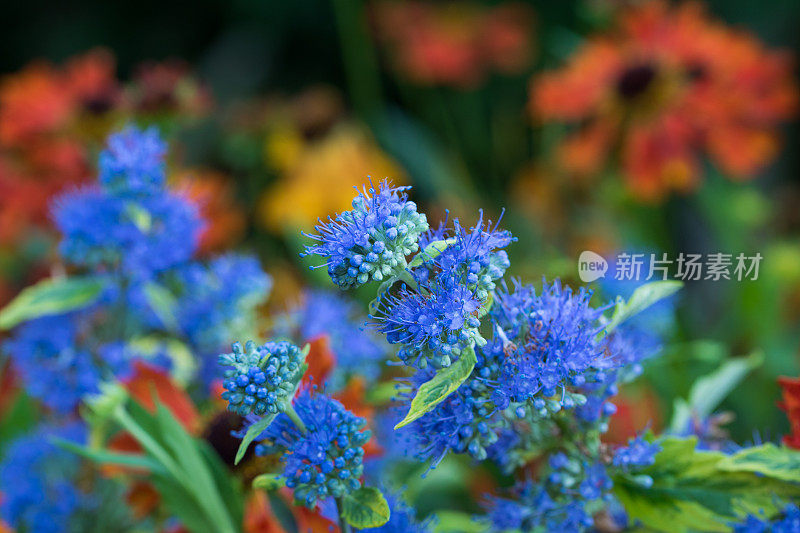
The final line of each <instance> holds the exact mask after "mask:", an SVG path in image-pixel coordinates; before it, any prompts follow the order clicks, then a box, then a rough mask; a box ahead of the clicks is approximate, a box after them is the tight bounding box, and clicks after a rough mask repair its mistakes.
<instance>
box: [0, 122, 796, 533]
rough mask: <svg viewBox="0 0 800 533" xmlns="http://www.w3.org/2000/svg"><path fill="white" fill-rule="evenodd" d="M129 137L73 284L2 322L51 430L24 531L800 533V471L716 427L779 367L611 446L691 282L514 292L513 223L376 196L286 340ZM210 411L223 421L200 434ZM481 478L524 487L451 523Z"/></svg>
mask: <svg viewBox="0 0 800 533" xmlns="http://www.w3.org/2000/svg"><path fill="white" fill-rule="evenodd" d="M107 144H108V145H107V148H106V149H105V150H104V151H103V152H102V153H101V154H100V156H99V169H98V180H97V182H96V183H95V184H93V185H91V186H87V187H85V188H83V189H78V190H75V191H71V192H69V193H67V194H65V195H64V196H62V197H60V198H59V199H58V200H57V201H56V202H55V203H54V206H53V217H54V220H55V222H56V224H57V226H58V228H59V230H60V231H61V233H62V235H63V238H62V241H61V244H60V247H59V253H60V261H61V266H62V267H63V268H60V269H57V271H58V272H59V275H57V276H53V277H51V278H49V279H46V280H44V281H42V282H40V283H38V284H36V285H35V286H33V287H30V288H29V289H27V290H26V291H24V292H23V293H22V294H20V295H19V296H18V297H17V298H16V299H15V300H14V301H12V302H11V303H10V304H9V305H8V306H7V307H6V308H4V309H3V310H2V311H0V328H2V329H3V330H7V331H8V334H7V336H6V337H4V340H3V341H2V352H3V354H4V355H5V356H7V357H8V358H9V360H10V361H11V363H12V364H13V368H14V369H15V372H16V376H17V377H18V380H19V382H20V385H21V389H22V392H21V393H20V394H19V398H18V399H17V404H15V405H14V408H13V410H12V415H13V416H12V418H15V419H19V420H25V422H26V424H27V425H26V426H25V429H26V430H25V431H17V432H16V433H4V434H5V435H8V436H9V438H8V439H7V442H1V443H0V493H2V495H1V496H0V516H1V517H2V519H3V521H4V522H6V523H7V524H8V525H10V526H11V527H13V528H15V530H16V531H20V532H27V531H36V532H38V531H43V532H48V531H54V532H55V531H88V530H99V531H134V530H135V531H142V530H153V531H167V530H170V529H171V528H173V527H175V526H177V525H180V526H183V527H185V528H187V529H189V530H191V531H215V532H216V531H220V532H224V533H235V532H237V531H243V530H245V531H248V532H249V531H252V530H253V529H252V528H253V527H254V526H253V525H252V523H251V521H249V520H248V519H246V518H245V514H246V512H245V508H247V509H248V512H251V513H252V512H254V511H253V509H254V505H255V506H256V511H258V512H261V511H264V509H262V508H260V507H258V505H262V503H263V502H264V501H267V500H263V499H261V500H259V499H258V498H251V497H250V495H251V494H252V493H251V492H249V491H250V489H252V490H254V491H262V490H263V491H269V492H271V501H272V502H273V503H274V504H275V505H274V508H272V507H270V509H272V511H274V512H272V511H271V512H272V514H269V516H268V519H269V520H272V522H270V525H276V527H277V526H279V527H280V528H281V529H284V530H287V531H291V530H295V529H298V528H300V527H305V526H304V525H303V524H304V522H303V521H302V520H303V519H304V517H307V516H314V517H315V518H316V519H319V520H327V521H328V522H329V523H330V524H329V525H330V526H331V527H332V526H333V525H337V524H338V526H339V528H340V530H341V531H344V532H348V531H352V530H353V529H354V528H355V529H358V530H364V531H382V532H394V531H397V532H401V531H402V532H429V531H433V530H437V531H439V530H441V531H467V532H470V531H498V532H503V531H513V532H529V531H531V532H544V531H623V530H636V529H642V530H658V531H758V532H762V531H763V532H767V531H776V532H777V531H798V523H800V521H799V520H800V518H799V517H800V513H799V512H798V507H797V504H798V502H800V452H796V451H795V450H791V449H789V448H787V447H783V446H776V445H774V444H772V443H770V442H766V443H763V444H760V443H759V444H757V445H752V446H747V447H741V446H737V445H735V444H734V443H732V442H730V441H729V440H727V439H722V438H721V437H720V436H719V434H718V432H716V433H715V432H714V431H713V430H715V429H717V427H716V425H714V424H712V423H711V421H717V420H720V416H722V415H721V414H719V413H718V414H714V412H713V411H714V410H715V409H716V407H717V406H718V404H719V402H720V401H721V399H722V398H723V397H724V396H725V394H727V393H728V392H730V390H731V389H732V388H733V387H734V386H735V383H736V382H737V380H741V379H742V377H743V376H744V375H746V374H747V372H748V371H749V370H750V369H752V368H753V365H754V364H755V363H757V362H758V360H757V358H754V357H750V358H741V359H739V360H732V361H729V362H728V363H726V364H725V365H723V367H722V368H720V369H719V370H718V371H717V372H715V373H714V374H711V375H709V376H706V377H704V378H703V379H702V380H700V381H698V382H697V383H695V384H694V385H693V386H692V387H691V391H690V395H689V398H688V399H687V400H681V401H680V402H676V406H675V409H674V410H675V412H676V413H675V418H674V420H673V423H672V431H671V432H667V433H664V434H660V435H659V434H655V433H654V432H653V431H652V428H649V427H647V426H645V427H641V428H639V433H638V434H636V435H635V436H634V437H633V438H630V439H629V440H628V441H627V442H626V443H624V444H620V443H615V442H614V441H612V440H611V439H610V438H608V432H609V422H610V419H611V417H612V416H613V415H614V414H615V412H616V410H617V408H616V406H615V402H616V401H617V400H616V398H617V397H618V393H619V389H620V387H621V386H623V385H625V384H627V383H628V382H630V381H632V380H634V379H636V378H637V377H638V376H640V375H641V374H642V373H643V372H645V371H646V369H647V366H648V365H650V364H652V362H653V360H654V359H655V358H657V357H658V356H659V355H660V354H661V353H662V351H663V350H662V348H663V346H664V345H665V344H666V343H667V341H668V338H667V337H666V336H665V332H666V331H668V329H669V328H668V327H663V326H664V322H665V320H666V318H665V317H667V318H669V317H671V316H672V314H673V312H674V298H675V296H674V295H675V293H676V292H677V290H678V289H679V288H680V283H678V282H671V281H660V282H654V283H649V284H644V285H641V286H638V287H636V288H634V289H632V290H628V291H626V292H625V295H624V297H621V296H617V295H611V297H610V299H609V300H600V299H599V298H598V297H597V295H596V294H594V292H593V291H592V290H590V289H587V288H580V287H570V286H569V285H567V284H565V283H562V282H561V281H560V280H558V279H555V280H547V279H542V280H541V282H540V283H528V282H525V281H523V280H520V279H515V278H511V277H507V276H506V273H507V271H508V270H509V268H510V267H511V266H512V262H511V258H512V256H513V243H514V242H515V240H516V239H515V237H514V236H513V235H511V233H510V232H508V231H507V230H505V229H503V228H502V227H501V221H502V215H501V217H499V220H498V221H497V222H495V223H493V222H491V221H489V220H488V218H487V217H486V216H485V215H484V212H483V211H479V212H478V215H477V220H476V221H475V223H474V224H472V225H468V224H464V223H462V221H461V220H459V219H458V218H453V219H450V218H449V215H448V217H447V218H446V219H445V220H444V221H443V222H442V223H439V224H437V225H436V226H435V227H434V226H431V225H429V223H428V218H427V216H426V214H424V213H422V212H420V210H419V209H418V207H417V205H416V204H415V203H414V202H413V201H411V200H410V198H409V194H410V188H409V187H395V186H393V185H392V184H391V183H390V182H389V181H388V180H383V181H380V182H377V183H375V182H372V181H370V182H369V184H367V185H365V186H364V187H363V188H362V189H360V190H358V191H357V192H356V196H355V198H354V199H353V201H352V209H351V210H349V211H345V212H343V213H340V214H338V215H335V216H331V217H330V218H328V220H327V221H326V222H322V221H320V222H319V223H318V225H317V226H316V233H315V234H314V235H307V237H308V238H310V239H311V240H312V242H311V243H310V244H309V245H308V246H306V247H305V249H304V251H303V252H302V257H304V258H306V257H311V256H314V257H316V258H317V261H316V264H313V265H311V266H312V268H318V267H321V266H324V267H325V268H326V269H327V272H328V274H329V277H330V281H331V282H332V285H333V288H334V289H333V290H330V289H328V290H323V289H308V290H306V291H304V294H303V296H302V298H301V299H300V301H299V302H297V303H296V304H295V305H290V306H289V307H288V309H287V310H285V311H283V312H280V313H277V312H276V313H274V314H273V315H272V316H271V317H270V320H264V321H261V320H259V313H258V310H259V309H260V308H262V304H263V303H264V302H265V300H266V297H267V295H268V293H269V291H270V289H271V286H272V281H271V279H270V277H269V276H268V275H267V274H265V273H264V271H263V270H262V269H261V266H260V263H259V261H258V260H257V259H255V258H254V257H251V256H247V255H242V254H233V253H230V254H224V255H220V256H217V257H212V258H209V259H206V260H199V259H197V257H196V254H197V235H198V232H199V231H200V229H201V228H202V225H203V222H202V220H201V218H200V216H199V214H198V212H197V209H196V208H195V207H194V205H193V204H192V203H191V202H189V201H188V200H187V199H186V198H184V197H183V196H181V195H180V194H178V193H176V192H175V191H173V190H171V189H170V188H169V186H168V180H167V174H166V165H165V155H166V151H167V146H166V144H165V143H164V141H163V140H162V139H161V137H160V135H159V133H158V132H157V131H156V130H155V129H148V130H140V129H137V128H135V127H132V126H130V127H127V128H125V129H124V130H122V131H121V132H119V133H116V134H114V135H112V136H111V137H110V138H109V139H108V143H107ZM320 259H321V261H322V262H321V264H320V263H319V260H320ZM351 289H357V290H355V291H354V292H355V293H356V294H348V293H347V292H345V291H346V290H351ZM606 290H609V289H608V287H606ZM365 294H366V295H368V298H366V299H369V298H372V301H371V302H370V303H369V304H368V305H366V301H364V302H363V303H364V307H363V308H362V307H361V304H360V302H361V300H360V298H361V297H363V296H364V295H365ZM614 296H616V297H614ZM373 297H374V298H373ZM366 299H365V300H366ZM651 312H653V313H655V314H657V315H658V316H657V317H655V318H654V317H653V316H652V315H650V313H651ZM264 332H269V334H268V335H269V337H270V338H269V339H268V340H267V341H266V342H255V341H253V340H247V339H258V338H260V336H261V335H262V334H263V333H264ZM321 338H324V339H326V342H316V341H317V340H318V339H321ZM237 339H242V340H243V341H246V342H244V344H242V343H240V342H237ZM229 346H230V348H228V347H229ZM320 347H323V348H320ZM322 352H324V353H322ZM220 354H221V355H220ZM326 358H327V359H326ZM141 364H146V365H147V366H149V367H152V368H154V369H155V370H153V372H155V373H156V374H157V375H159V376H161V377H162V378H163V379H164V382H167V383H169V384H170V385H169V386H175V385H174V383H178V384H180V385H181V386H183V387H184V388H185V389H186V390H185V391H184V390H180V392H175V390H174V389H170V390H171V391H172V393H173V396H175V397H177V398H178V399H177V400H176V403H177V404H178V405H179V408H178V409H176V411H175V412H172V411H171V410H170V409H168V408H166V407H165V405H163V404H162V403H161V400H160V396H158V397H156V396H153V397H152V398H151V399H152V402H151V403H152V405H151V404H148V403H147V402H146V401H143V400H142V398H141V397H140V396H141V391H139V396H137V394H136V393H134V392H133V390H131V389H129V388H128V385H129V384H130V381H129V380H130V378H131V376H132V374H133V373H134V371H135V370H136V369H138V368H141ZM326 365H327V366H326ZM328 367H331V368H328ZM164 382H155V381H154V382H153V383H150V384H149V386H152V388H153V393H154V394H155V393H156V392H157V391H155V389H156V388H158V387H166V385H164ZM732 383H733V385H731V384H732ZM359 387H360V388H359ZM212 391H213V392H212ZM209 393H211V394H213V398H212V399H211V401H205V402H203V400H208V396H209ZM145 396H146V395H145ZM173 400H175V398H174V397H173ZM195 402H200V403H201V405H200V408H199V410H198V413H196V414H197V417H196V418H197V419H198V420H200V422H198V423H197V425H201V426H202V428H198V427H193V425H192V424H190V423H186V422H185V420H183V419H181V416H180V414H181V412H182V413H183V414H184V415H185V414H186V412H194V410H195V409H196V407H195V405H194V404H195ZM31 413H36V414H35V415H31ZM695 419H697V420H707V421H709V422H708V423H706V424H694V425H693V424H691V423H690V422H691V421H692V420H695ZM698 428H704V429H702V430H701V429H698ZM0 431H3V432H5V431H6V426H5V425H3V424H2V423H0ZM712 434H713V435H712ZM712 437H713V439H712ZM131 439H132V440H133V441H135V444H136V447H135V449H131V448H124V447H123V448H120V447H119V446H120V442H121V443H126V442H127V443H128V444H127V445H128V446H130V441H131ZM721 441H725V442H724V445H718V444H720V442H721ZM132 450H135V451H132ZM93 463H99V464H113V465H116V466H117V467H118V468H119V470H120V471H121V473H117V474H108V472H107V471H98V470H97V469H95V468H93V467H92V466H93ZM226 463H227V464H226ZM453 465H456V466H455V467H454V466H453ZM459 465H460V466H459ZM464 465H475V466H476V467H477V468H478V471H480V472H491V474H492V476H493V479H501V480H502V485H501V487H496V488H493V489H492V488H488V487H481V488H480V489H479V490H480V494H479V495H478V497H477V499H476V500H477V501H476V502H475V505H473V506H472V507H468V506H466V505H465V506H462V510H461V511H455V510H453V509H441V508H436V507H435V504H433V503H431V504H430V505H429V502H428V500H430V501H435V497H430V498H429V497H428V496H429V495H431V493H436V492H438V491H439V488H440V487H442V486H444V485H446V483H448V482H449V483H451V485H454V484H455V485H459V486H461V485H464V486H467V485H468V484H469V483H468V481H467V479H466V477H462V478H458V476H459V472H463V470H466V469H464V468H462V467H463V466H464ZM461 475H463V474H461ZM437 476H439V477H437ZM450 476H453V477H454V478H457V479H454V480H450V479H443V478H449V477H450ZM243 481H245V483H243ZM428 482H430V483H431V484H432V487H433V489H426V483H428ZM142 484H144V485H146V486H147V487H148V488H149V489H151V490H152V489H154V490H156V491H157V492H158V495H159V498H158V502H159V503H158V504H156V508H157V510H156V511H154V512H152V513H150V514H147V517H146V518H143V519H140V520H138V521H137V518H136V517H135V515H136V512H137V511H138V509H137V508H136V507H135V505H134V506H131V505H128V504H127V503H126V502H127V501H136V496H137V495H136V494H132V493H131V492H130V491H134V489H137V488H141V485H142ZM407 486H408V488H407V490H406V487H407ZM244 487H246V490H243V488H244ZM378 487H380V488H378ZM461 488H463V487H461ZM426 490H428V492H426ZM245 493H246V494H247V496H245ZM285 497H288V498H291V499H292V500H293V502H294V504H295V505H296V507H295V508H294V509H295V511H296V512H295V513H294V515H293V516H294V517H295V518H292V519H289V520H288V522H289V524H288V525H286V524H285V523H284V522H286V516H287V515H289V514H291V513H288V512H287V509H285V508H282V505H278V504H277V503H275V502H279V501H283V500H282V499H283V498H285ZM246 499H247V505H245V501H246ZM253 502H255V504H254V503H253ZM259 502H261V503H259ZM303 508H304V509H303ZM298 509H303V511H302V512H301V511H298ZM466 509H468V510H469V512H464V510H466ZM256 514H257V515H258V516H261V515H259V514H258V513H256ZM273 515H274V516H273ZM284 525H286V527H285V528H284ZM309 527H310V526H309Z"/></svg>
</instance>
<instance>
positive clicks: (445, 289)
mask: <svg viewBox="0 0 800 533" xmlns="http://www.w3.org/2000/svg"><path fill="white" fill-rule="evenodd" d="M461 282H462V279H460V276H459V274H458V273H457V272H452V271H450V272H442V273H440V274H439V275H437V276H436V277H435V278H434V279H433V280H430V281H427V282H425V283H423V284H422V285H420V288H419V291H412V290H410V289H409V288H408V287H407V286H403V287H402V288H401V289H400V290H399V292H398V293H397V295H391V294H386V295H384V297H383V298H382V299H381V305H380V310H379V311H378V312H377V313H376V314H375V315H373V317H372V318H373V322H372V324H373V325H374V326H375V327H377V328H378V329H379V330H380V331H381V332H383V333H385V334H386V339H387V340H388V341H389V342H390V343H392V344H403V345H404V346H403V347H402V349H401V350H400V352H399V353H398V357H400V359H402V360H403V362H404V363H405V364H407V365H413V366H416V367H418V368H426V367H427V366H428V363H430V364H432V365H433V366H434V367H436V368H442V367H447V366H450V364H451V363H452V362H453V361H455V360H456V359H457V358H458V357H459V356H460V355H461V352H462V351H463V350H465V349H468V348H471V347H473V346H475V345H476V344H477V345H478V346H481V345H483V344H485V340H484V339H483V337H482V336H481V334H480V332H479V331H478V326H480V320H479V319H478V317H477V315H478V311H479V309H480V308H481V306H482V305H483V303H484V302H483V301H482V300H481V299H479V298H478V297H477V295H476V294H475V292H474V291H472V290H470V289H469V288H468V287H466V286H465V285H464V284H462V283H461Z"/></svg>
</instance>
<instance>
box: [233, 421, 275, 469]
mask: <svg viewBox="0 0 800 533" xmlns="http://www.w3.org/2000/svg"><path fill="white" fill-rule="evenodd" d="M276 416H278V414H277V413H267V414H266V415H264V416H262V417H261V419H260V420H259V421H258V422H256V423H255V424H253V425H251V426H250V427H249V428H247V433H245V434H244V438H243V439H242V442H241V443H240V444H239V450H238V451H237V452H236V459H235V460H234V464H237V465H238V464H239V461H241V460H242V457H244V454H245V453H246V452H247V448H248V447H249V446H250V443H251V442H253V440H255V438H256V437H258V436H259V435H260V434H261V432H262V431H264V430H265V429H267V426H269V425H270V424H271V423H272V421H273V420H275V417H276Z"/></svg>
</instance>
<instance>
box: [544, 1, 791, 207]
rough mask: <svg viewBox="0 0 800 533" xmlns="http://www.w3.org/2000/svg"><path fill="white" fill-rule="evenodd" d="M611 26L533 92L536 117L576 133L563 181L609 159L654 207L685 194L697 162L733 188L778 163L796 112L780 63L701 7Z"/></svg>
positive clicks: (567, 145)
mask: <svg viewBox="0 0 800 533" xmlns="http://www.w3.org/2000/svg"><path fill="white" fill-rule="evenodd" d="M617 22H618V23H617V26H616V28H615V29H614V30H613V31H612V32H610V33H608V34H605V35H599V36H595V37H593V38H591V39H590V40H588V41H587V42H586V43H585V44H584V45H583V46H582V47H581V48H579V49H578V50H577V52H576V53H575V54H574V55H573V57H572V58H571V59H570V60H569V62H568V63H567V65H566V66H564V67H563V68H561V69H559V70H556V71H552V72H548V73H545V74H543V75H540V76H538V77H536V78H535V79H534V80H533V82H532V85H531V100H530V107H531V112H532V114H533V115H534V117H535V118H536V119H537V120H539V121H542V122H544V123H548V122H566V123H570V124H572V125H573V126H574V128H573V130H572V131H571V133H569V134H568V136H567V137H566V139H565V140H564V141H563V143H562V145H561V147H560V149H559V150H558V153H557V157H558V159H559V162H560V163H561V165H562V166H563V168H564V169H565V170H567V171H568V172H572V173H575V174H585V175H591V174H596V173H597V172H599V171H600V170H602V168H603V167H604V165H606V164H607V163H608V162H609V161H610V160H611V159H612V151H613V150H614V149H615V148H616V149H618V154H619V158H620V163H619V164H620V167H621V170H622V172H623V175H624V178H625V180H626V182H627V183H628V185H629V187H630V189H631V191H632V192H633V193H634V194H635V195H636V196H638V197H639V198H641V199H645V200H659V199H662V198H663V197H664V196H666V195H667V194H668V193H669V191H672V190H674V191H680V192H686V191H691V190H692V189H693V188H694V187H695V186H696V184H697V183H698V181H699V180H700V178H701V175H700V174H701V170H700V167H701V163H702V158H703V157H706V156H707V157H709V158H710V159H711V160H712V161H713V162H714V163H715V165H717V167H718V168H719V169H720V170H721V171H723V172H724V173H725V174H726V175H728V176H729V177H731V178H733V179H747V178H750V177H752V176H753V175H754V174H755V173H756V172H758V171H759V170H760V169H761V168H762V167H764V166H765V165H766V164H767V163H769V162H770V161H771V160H772V159H773V158H774V157H775V155H776V153H777V150H778V146H779V139H778V132H777V127H778V126H779V124H780V123H781V122H782V121H784V120H786V119H787V118H790V117H791V116H792V115H793V114H794V112H795V110H796V107H797V86H796V85H795V83H794V81H793V79H792V77H791V61H790V57H789V56H788V55H787V54H785V53H783V52H774V51H770V50H767V49H766V48H765V47H764V46H763V45H762V44H761V43H760V42H759V41H758V40H757V39H755V38H754V37H753V36H751V35H749V34H747V33H744V32H740V31H735V30H733V29H730V28H728V27H726V26H725V25H724V24H722V23H721V22H718V21H716V20H713V19H712V18H710V17H709V16H708V15H707V14H706V12H705V11H704V9H703V7H702V6H701V5H700V4H697V3H685V4H681V5H679V6H676V7H670V6H669V4H668V3H666V2H662V1H657V0H656V1H652V2H647V3H643V4H641V5H638V6H634V7H632V8H630V9H628V10H625V11H622V12H621V14H620V16H619V19H618V21H617Z"/></svg>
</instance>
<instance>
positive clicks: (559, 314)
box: [492, 281, 605, 410]
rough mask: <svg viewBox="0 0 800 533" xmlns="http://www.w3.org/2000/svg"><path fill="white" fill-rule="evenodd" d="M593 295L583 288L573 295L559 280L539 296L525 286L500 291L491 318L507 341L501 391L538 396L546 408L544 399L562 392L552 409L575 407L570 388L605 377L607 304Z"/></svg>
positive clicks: (513, 396) (520, 397)
mask: <svg viewBox="0 0 800 533" xmlns="http://www.w3.org/2000/svg"><path fill="white" fill-rule="evenodd" d="M591 295H592V294H591V292H588V291H585V290H583V289H581V290H580V291H579V292H578V293H577V294H574V293H573V292H572V290H571V289H570V288H569V287H566V288H563V287H562V286H561V283H560V282H558V281H556V282H554V283H553V284H551V285H548V284H547V283H545V284H544V286H543V288H542V291H541V294H540V295H537V294H536V291H535V290H534V289H533V288H532V287H520V286H518V287H517V288H516V290H515V291H514V292H513V293H510V292H508V291H507V290H504V291H500V292H498V293H497V297H496V305H495V306H494V307H493V308H492V317H493V318H494V319H495V321H496V324H497V327H498V331H500V332H502V333H503V335H504V336H505V337H506V339H508V342H507V343H506V348H507V357H506V360H505V361H504V363H503V368H502V371H501V378H500V382H501V387H502V389H501V390H502V393H504V394H506V395H508V397H509V399H510V400H511V401H515V402H525V401H528V400H531V399H533V398H534V396H536V397H537V400H539V401H537V402H536V403H535V407H536V408H537V410H541V409H547V408H548V403H547V402H545V400H544V398H550V397H553V396H555V395H556V394H557V393H561V394H562V398H563V399H562V400H559V401H557V404H556V405H552V407H553V408H556V410H557V409H558V408H560V407H564V408H571V407H574V406H575V404H576V401H575V399H574V398H572V397H570V396H568V395H566V394H565V393H566V388H567V387H579V386H581V385H583V384H584V383H586V382H587V381H602V377H603V376H602V372H601V371H600V368H602V367H603V366H604V365H605V361H604V356H605V351H604V348H605V346H604V344H603V343H602V341H601V340H600V337H601V335H600V334H601V332H602V326H600V325H599V322H598V319H599V318H600V316H601V314H602V308H601V309H595V308H592V307H591V306H590V305H589V299H590V298H591ZM598 374H599V375H598Z"/></svg>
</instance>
